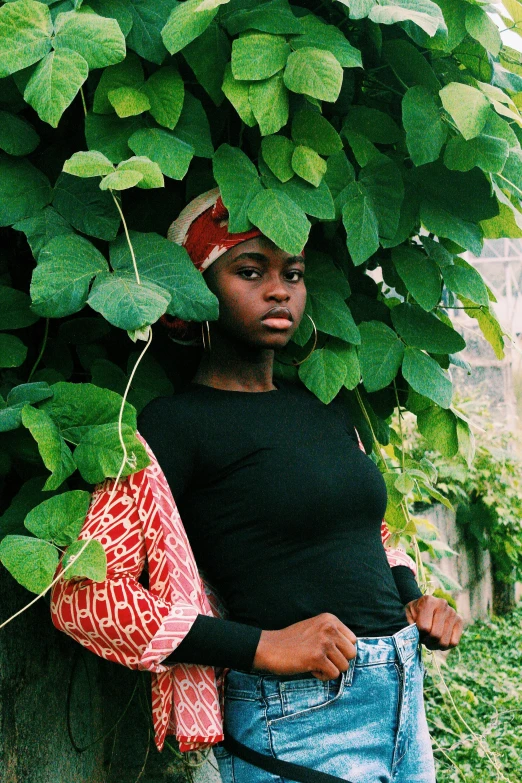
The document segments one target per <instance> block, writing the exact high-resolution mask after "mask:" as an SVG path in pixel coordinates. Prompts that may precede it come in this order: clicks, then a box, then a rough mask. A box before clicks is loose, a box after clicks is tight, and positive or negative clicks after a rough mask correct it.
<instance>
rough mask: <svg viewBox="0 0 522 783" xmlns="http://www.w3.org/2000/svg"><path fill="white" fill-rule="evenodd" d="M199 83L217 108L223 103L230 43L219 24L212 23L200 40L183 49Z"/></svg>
mask: <svg viewBox="0 0 522 783" xmlns="http://www.w3.org/2000/svg"><path fill="white" fill-rule="evenodd" d="M183 56H184V58H185V60H186V61H187V62H188V64H189V65H190V67H191V68H192V70H193V71H194V74H195V75H196V78H197V80H198V82H199V83H200V84H201V85H202V87H204V89H205V90H206V92H207V93H208V95H210V97H211V98H212V100H213V101H214V103H215V104H216V106H220V105H221V103H222V101H223V97H224V95H223V90H222V89H221V85H222V83H223V77H224V75H225V69H226V66H227V65H228V64H229V61H230V43H229V40H228V38H227V36H226V35H225V33H224V32H223V30H222V29H221V27H220V26H219V25H218V24H215V23H214V22H212V24H210V25H209V26H208V27H207V29H206V30H205V32H204V33H202V34H201V35H200V36H199V38H196V40H195V41H192V43H190V44H189V45H188V46H186V47H185V48H184V49H183Z"/></svg>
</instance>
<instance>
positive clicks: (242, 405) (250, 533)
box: [54, 191, 462, 783]
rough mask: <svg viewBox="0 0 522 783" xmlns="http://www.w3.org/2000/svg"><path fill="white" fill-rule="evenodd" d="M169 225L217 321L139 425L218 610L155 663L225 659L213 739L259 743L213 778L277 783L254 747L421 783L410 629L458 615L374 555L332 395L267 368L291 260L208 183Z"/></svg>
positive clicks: (377, 543)
mask: <svg viewBox="0 0 522 783" xmlns="http://www.w3.org/2000/svg"><path fill="white" fill-rule="evenodd" d="M172 234H173V238H174V240H175V241H178V242H180V243H182V244H184V246H185V247H186V248H187V250H188V252H189V255H190V256H191V258H192V260H193V262H194V263H195V265H196V267H197V268H199V269H200V270H201V271H202V272H204V273H205V280H206V283H207V285H208V287H209V288H210V290H211V291H213V292H214V294H215V295H216V296H217V298H218V300H219V319H218V321H216V322H212V325H211V326H210V324H208V322H207V331H206V339H205V343H206V346H207V350H206V351H205V352H204V354H203V356H202V359H201V361H200V364H199V366H198V369H197V372H196V374H195V376H194V378H193V380H192V381H191V382H190V383H188V384H187V385H186V386H185V388H184V389H183V390H181V391H180V392H178V393H177V394H175V395H173V396H171V397H168V398H159V399H156V400H154V401H152V402H151V403H149V405H147V406H146V408H145V409H144V410H143V411H142V413H141V415H140V417H139V419H138V429H139V432H140V435H141V436H142V437H143V438H144V439H145V441H146V442H147V444H148V446H149V447H150V449H151V450H152V453H153V455H154V456H155V458H156V459H157V461H158V463H159V465H160V466H161V470H162V471H163V473H164V476H165V477H166V480H167V482H168V485H169V487H170V490H171V491H172V495H173V497H174V500H175V503H176V505H177V507H178V509H179V511H180V514H181V519H182V520H183V523H184V525H185V529H186V532H187V535H188V539H189V541H190V545H191V547H192V550H193V552H194V556H195V560H196V562H197V564H198V567H199V568H201V569H203V571H204V573H205V576H206V577H207V578H208V579H209V580H210V582H211V583H212V584H213V585H214V586H215V587H216V588H217V589H218V591H219V593H220V595H221V597H222V599H223V600H224V603H225V606H226V607H227V610H228V613H229V617H228V619H223V618H220V617H216V616H209V612H206V611H202V612H201V613H198V614H197V617H195V619H193V622H191V623H190V627H189V630H188V631H187V632H185V633H184V634H183V638H182V639H181V641H180V639H179V635H178V637H177V644H176V645H171V647H170V649H171V650H173V652H171V653H170V654H166V651H167V650H168V644H163V643H162V645H160V646H161V650H162V657H161V663H162V665H163V667H164V668H165V667H168V666H169V665H172V666H174V668H179V667H180V666H181V667H182V666H185V665H188V664H191V665H198V666H200V667H202V669H203V668H204V667H205V666H212V667H226V668H227V669H229V671H228V673H227V676H226V687H225V707H224V720H225V736H226V737H229V738H231V740H232V741H238V742H240V743H242V745H243V746H246V747H247V748H250V749H251V750H253V751H257V753H258V754H261V755H260V756H259V755H258V756H256V757H255V758H253V759H252V757H250V760H251V761H252V760H253V762H254V764H256V766H254V765H253V764H251V763H248V762H247V761H245V760H244V759H242V758H240V757H239V756H241V755H243V754H244V750H243V749H242V748H241V745H240V746H237V745H233V746H232V747H233V749H234V755H232V754H231V753H230V751H229V750H228V749H227V748H226V747H225V746H224V745H218V746H217V747H216V748H215V754H216V758H217V760H218V763H219V767H220V771H221V775H222V777H223V780H224V783H232V782H233V783H243V781H244V783H265V782H266V783H269V781H281V780H282V779H283V772H284V771H283V770H278V769H277V767H276V768H274V767H273V766H272V767H270V766H269V768H270V769H272V772H274V773H275V774H272V773H271V772H268V771H266V770H264V769H262V768H261V766H262V765H263V759H266V758H267V757H268V758H269V759H270V758H272V759H278V760H283V761H286V762H293V763H295V764H299V765H302V766H304V767H307V768H309V769H312V770H316V771H321V772H323V773H328V774H330V775H332V776H336V777H338V778H340V779H344V780H351V781H353V783H374V782H375V781H382V782H383V783H384V781H390V782H391V781H392V780H393V781H394V783H433V782H434V780H435V776H434V767H433V754H432V751H431V745H430V740H429V734H428V731H427V725H426V718H425V714H424V706H423V696H422V679H423V674H422V663H421V659H420V645H419V638H422V640H423V641H424V643H425V644H426V646H428V647H429V648H430V649H435V648H439V649H449V648H450V647H454V646H455V645H456V644H458V641H459V639H460V635H461V632H462V622H461V619H460V618H459V617H458V615H457V614H456V613H455V612H454V611H453V609H451V608H450V607H449V606H448V604H447V602H446V601H443V600H442V599H436V598H433V597H429V596H422V595H421V593H420V590H419V589H418V586H417V584H416V582H415V578H414V575H413V569H412V566H413V564H412V562H411V561H410V559H409V558H407V557H406V556H403V557H402V558H401V554H400V552H396V558H397V559H395V560H394V559H393V556H392V558H391V559H390V558H388V559H387V555H386V552H385V549H384V547H383V545H382V538H381V520H382V517H383V515H384V511H385V508H386V490H385V485H384V482H383V480H382V478H381V475H380V473H379V471H378V470H377V468H376V467H375V465H374V464H373V462H372V461H371V460H370V459H369V458H368V457H366V455H365V454H364V453H363V452H362V451H361V450H360V448H359V445H358V442H357V434H356V432H355V430H354V427H353V424H352V423H351V422H350V421H349V419H348V417H347V415H346V412H345V410H344V409H343V408H342V406H341V405H340V404H339V403H336V402H334V403H332V404H330V405H329V406H325V405H324V404H323V403H321V402H320V401H319V400H318V399H317V398H316V397H315V396H314V395H313V394H311V393H310V392H309V391H307V390H306V389H304V388H302V387H298V386H295V385H293V384H291V383H288V382H286V381H282V380H276V381H274V379H273V362H274V351H275V350H277V349H279V348H282V347H284V346H285V345H286V344H287V343H288V341H289V340H290V339H291V337H292V335H293V334H294V332H295V330H296V329H297V328H298V326H299V324H300V322H301V320H302V318H303V315H304V309H305V304H306V286H305V278H304V274H305V261H304V258H303V257H302V256H297V257H292V256H290V255H289V254H288V253H286V252H284V251H282V250H281V249H279V248H277V247H276V246H275V245H274V244H273V243H272V242H271V241H270V240H269V239H267V238H266V237H264V236H262V235H261V233H260V232H259V231H258V230H257V229H253V230H252V231H250V232H247V233H246V234H243V235H237V234H235V235H234V234H232V235H231V234H228V230H227V215H226V210H224V207H223V205H222V202H221V199H220V198H219V194H218V193H217V192H216V191H212V192H210V193H209V194H204V196H203V197H200V198H199V199H196V200H195V202H193V203H192V204H191V205H189V207H187V208H186V209H185V210H184V211H183V213H182V214H181V215H180V217H179V219H178V220H177V221H176V223H175V224H174V228H173V231H172ZM182 326H183V325H182V324H180V323H179V322H178V323H177V324H176V327H177V328H178V329H179V328H181V327H182ZM209 349H210V350H209ZM388 554H389V553H388ZM396 563H398V564H396ZM401 563H402V564H401ZM390 565H392V567H391V568H390ZM413 568H414V566H413ZM54 600H55V603H56V605H58V602H59V598H58V597H54ZM59 614H60V612H59V611H57V612H56V615H59ZM79 614H80V611H79V610H78V612H77V615H79ZM55 622H56V620H55ZM56 624H57V625H59V627H62V628H63V629H64V630H68V632H70V630H71V629H70V627H69V628H66V627H64V626H66V623H65V622H62V623H61V624H60V623H58V622H56ZM76 638H78V639H79V641H82V643H84V644H86V642H85V640H84V639H82V638H79V637H78V636H77V637H76ZM151 644H152V643H151ZM151 644H149V648H148V649H150V648H151ZM86 646H88V645H87V644H86ZM174 648H175V649H174ZM146 658H147V655H146V654H143V655H142V658H141V661H142V662H143V661H144V660H145V659H146ZM175 664H177V666H175ZM157 670H159V669H157ZM163 670H164V669H163ZM236 754H237V755H236ZM258 763H259V764H261V766H257V764H258ZM289 774H290V773H289ZM285 779H286V778H285ZM287 779H289V780H290V779H294V778H292V777H290V776H288V778H287ZM298 779H300V778H298ZM310 780H312V778H310Z"/></svg>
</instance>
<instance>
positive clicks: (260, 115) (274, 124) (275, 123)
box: [248, 73, 289, 136]
mask: <svg viewBox="0 0 522 783" xmlns="http://www.w3.org/2000/svg"><path fill="white" fill-rule="evenodd" d="M248 97H249V102H250V106H251V108H252V113H253V115H254V117H255V119H256V120H257V122H258V123H259V130H260V131H261V135H262V136H268V135H270V134H271V133H277V131H278V130H280V129H281V128H282V127H283V125H286V123H287V121H288V112H289V100H288V90H287V88H286V86H285V83H284V80H283V76H282V74H281V73H276V74H275V75H274V76H271V77H270V78H269V79H265V80H264V81H257V82H252V84H251V85H250V88H249V91H248Z"/></svg>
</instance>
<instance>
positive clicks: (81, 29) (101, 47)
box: [53, 9, 125, 68]
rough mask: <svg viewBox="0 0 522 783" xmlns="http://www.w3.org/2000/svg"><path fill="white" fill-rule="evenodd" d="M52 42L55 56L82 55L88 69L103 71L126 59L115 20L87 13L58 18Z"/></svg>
mask: <svg viewBox="0 0 522 783" xmlns="http://www.w3.org/2000/svg"><path fill="white" fill-rule="evenodd" d="M55 29H56V35H55V37H54V40H53V45H54V48H55V49H56V50H57V53H59V52H60V50H62V49H69V50H72V51H75V52H76V53H77V54H78V55H81V56H82V57H83V58H84V59H85V60H86V61H87V64H88V66H89V68H104V67H105V66H106V65H113V64H114V63H118V62H120V61H121V60H123V58H124V57H125V38H124V35H123V33H122V31H121V30H120V27H119V25H118V22H117V21H116V20H115V19H108V18H107V17H104V16H99V15H98V14H93V13H90V12H89V11H87V9H86V10H85V11H84V10H80V11H68V12H66V13H62V14H58V16H57V17H56V21H55Z"/></svg>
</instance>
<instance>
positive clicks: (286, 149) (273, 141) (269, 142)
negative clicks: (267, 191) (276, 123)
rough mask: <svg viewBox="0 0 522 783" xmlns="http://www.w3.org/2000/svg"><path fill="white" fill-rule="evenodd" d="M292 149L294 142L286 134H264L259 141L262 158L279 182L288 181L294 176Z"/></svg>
mask: <svg viewBox="0 0 522 783" xmlns="http://www.w3.org/2000/svg"><path fill="white" fill-rule="evenodd" d="M294 149H295V145H294V143H293V142H292V141H290V139H287V138H286V136H265V138H264V139H263V141H262V143H261V151H262V153H263V160H264V161H265V163H266V164H267V166H268V167H269V169H270V171H271V172H272V173H273V174H275V176H276V177H277V178H278V180H280V181H281V182H288V180H289V179H292V177H293V176H294V170H293V168H292V154H293V152H294Z"/></svg>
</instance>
